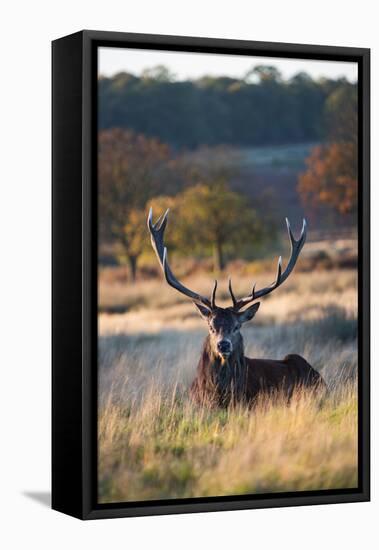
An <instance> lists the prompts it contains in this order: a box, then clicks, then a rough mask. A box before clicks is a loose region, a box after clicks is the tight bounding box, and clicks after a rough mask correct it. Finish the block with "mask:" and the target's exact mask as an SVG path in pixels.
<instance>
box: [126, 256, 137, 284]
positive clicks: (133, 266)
mask: <svg viewBox="0 0 379 550" xmlns="http://www.w3.org/2000/svg"><path fill="white" fill-rule="evenodd" d="M137 258H138V256H128V263H129V277H130V280H131V281H132V283H135V281H136V275H137Z"/></svg>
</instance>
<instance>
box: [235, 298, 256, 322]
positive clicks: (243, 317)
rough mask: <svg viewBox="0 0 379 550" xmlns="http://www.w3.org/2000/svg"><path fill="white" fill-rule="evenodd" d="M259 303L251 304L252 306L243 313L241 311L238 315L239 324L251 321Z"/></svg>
mask: <svg viewBox="0 0 379 550" xmlns="http://www.w3.org/2000/svg"><path fill="white" fill-rule="evenodd" d="M260 304H261V303H260V302H257V303H256V304H253V305H252V306H250V307H248V308H247V309H246V310H245V311H242V312H241V313H239V314H238V318H239V321H240V323H246V321H251V320H252V318H253V317H254V315H255V314H256V313H257V311H258V309H259V306H260Z"/></svg>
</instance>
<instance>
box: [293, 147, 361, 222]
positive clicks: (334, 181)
mask: <svg viewBox="0 0 379 550" xmlns="http://www.w3.org/2000/svg"><path fill="white" fill-rule="evenodd" d="M307 166H308V169H307V171H306V172H304V173H303V174H301V175H300V178H299V184H298V190H299V193H300V195H301V197H302V199H303V200H304V202H305V203H306V204H308V205H311V206H312V205H313V206H315V205H317V204H320V203H322V204H327V205H329V206H331V207H332V208H335V209H336V210H337V211H338V212H340V213H341V214H347V213H349V212H352V211H353V210H354V209H355V207H356V204H357V195H358V177H357V173H358V170H357V148H356V144H355V143H352V142H339V143H330V144H328V145H322V146H318V147H315V148H314V149H313V150H312V153H311V155H310V157H309V158H308V160H307Z"/></svg>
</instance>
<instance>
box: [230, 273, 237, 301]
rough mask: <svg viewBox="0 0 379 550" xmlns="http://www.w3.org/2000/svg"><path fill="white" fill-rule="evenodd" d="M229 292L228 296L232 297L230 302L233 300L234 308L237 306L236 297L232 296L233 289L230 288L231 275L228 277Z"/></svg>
mask: <svg viewBox="0 0 379 550" xmlns="http://www.w3.org/2000/svg"><path fill="white" fill-rule="evenodd" d="M229 293H230V296H231V297H232V302H233V309H235V308H236V307H237V303H238V302H237V299H236V297H235V296H234V292H233V289H232V279H231V277H229Z"/></svg>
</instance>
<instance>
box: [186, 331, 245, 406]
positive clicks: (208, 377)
mask: <svg viewBox="0 0 379 550" xmlns="http://www.w3.org/2000/svg"><path fill="white" fill-rule="evenodd" d="M197 376H198V379H199V380H198V381H199V382H200V384H201V386H202V387H203V389H204V390H205V391H206V392H207V393H210V394H211V393H213V394H215V395H217V399H218V400H221V401H224V400H226V401H227V402H229V401H230V399H232V397H233V396H234V397H235V398H237V399H238V398H241V396H242V395H243V392H244V391H245V381H246V360H245V356H244V345H243V340H242V336H241V338H240V341H239V343H238V345H237V346H236V347H235V349H234V350H233V353H232V354H231V355H230V357H229V358H228V359H227V360H224V361H223V360H222V359H221V358H220V357H219V355H217V354H215V353H214V352H213V350H212V347H211V343H210V339H209V336H207V338H206V339H205V342H204V346H203V350H202V354H201V357H200V361H199V365H198V372H197Z"/></svg>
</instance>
